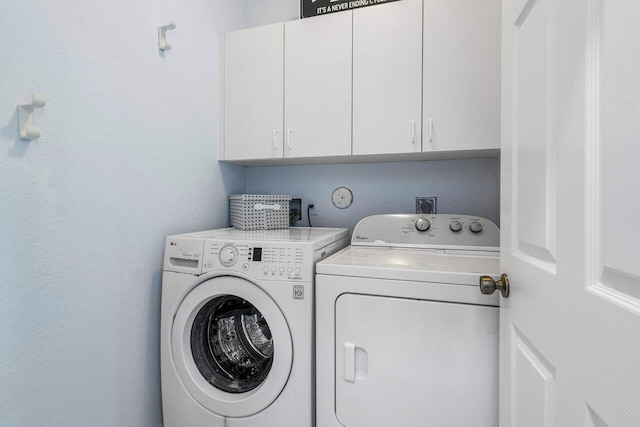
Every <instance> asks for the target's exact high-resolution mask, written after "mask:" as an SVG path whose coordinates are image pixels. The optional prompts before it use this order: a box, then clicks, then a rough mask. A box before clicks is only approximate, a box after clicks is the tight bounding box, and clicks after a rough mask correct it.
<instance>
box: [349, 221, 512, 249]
mask: <svg viewBox="0 0 640 427" xmlns="http://www.w3.org/2000/svg"><path fill="white" fill-rule="evenodd" d="M351 244H352V245H354V246H358V245H360V246H399V247H420V248H424V247H433V248H448V247H454V248H461V247H462V248H465V247H466V248H469V249H476V248H477V249H487V248H495V249H497V248H499V247H500V230H499V229H498V226H497V225H496V224H494V223H493V222H492V221H491V220H488V219H486V218H482V217H477V216H472V215H450V214H433V215H423V214H407V215H373V216H370V217H367V218H365V219H363V220H361V221H360V222H359V223H358V225H356V228H355V230H354V231H353V236H352V238H351Z"/></svg>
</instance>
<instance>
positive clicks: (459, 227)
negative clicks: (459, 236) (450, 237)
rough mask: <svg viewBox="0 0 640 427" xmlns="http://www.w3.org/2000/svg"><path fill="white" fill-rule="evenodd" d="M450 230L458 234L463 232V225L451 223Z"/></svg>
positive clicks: (456, 222)
mask: <svg viewBox="0 0 640 427" xmlns="http://www.w3.org/2000/svg"><path fill="white" fill-rule="evenodd" d="M449 230H451V231H453V232H454V233H457V232H458V231H460V230H462V224H461V223H460V221H453V222H451V224H449Z"/></svg>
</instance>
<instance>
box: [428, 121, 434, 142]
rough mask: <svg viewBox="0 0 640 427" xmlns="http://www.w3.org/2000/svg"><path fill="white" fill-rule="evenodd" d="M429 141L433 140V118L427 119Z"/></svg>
mask: <svg viewBox="0 0 640 427" xmlns="http://www.w3.org/2000/svg"><path fill="white" fill-rule="evenodd" d="M429 142H433V119H429Z"/></svg>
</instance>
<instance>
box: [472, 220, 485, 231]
mask: <svg viewBox="0 0 640 427" xmlns="http://www.w3.org/2000/svg"><path fill="white" fill-rule="evenodd" d="M482 228H483V227H482V224H480V223H479V222H478V221H473V222H472V223H471V225H470V226H469V230H471V232H472V233H479V232H481V231H482Z"/></svg>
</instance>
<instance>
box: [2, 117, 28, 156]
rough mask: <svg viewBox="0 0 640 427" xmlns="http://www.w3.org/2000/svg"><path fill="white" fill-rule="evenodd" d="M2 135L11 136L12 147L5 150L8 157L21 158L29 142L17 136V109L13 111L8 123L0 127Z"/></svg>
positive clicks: (9, 137) (8, 137)
mask: <svg viewBox="0 0 640 427" xmlns="http://www.w3.org/2000/svg"><path fill="white" fill-rule="evenodd" d="M1 134H2V136H3V137H6V138H7V139H11V138H13V140H14V142H13V147H11V148H9V150H7V155H8V156H9V157H15V158H22V157H24V155H25V153H26V152H27V148H29V142H30V141H25V140H22V139H20V137H18V111H17V110H16V111H14V112H13V115H12V116H11V119H10V120H9V123H7V125H6V126H5V127H3V128H2V132H1Z"/></svg>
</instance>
